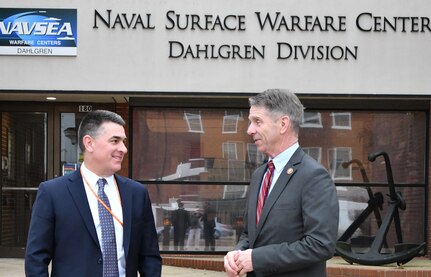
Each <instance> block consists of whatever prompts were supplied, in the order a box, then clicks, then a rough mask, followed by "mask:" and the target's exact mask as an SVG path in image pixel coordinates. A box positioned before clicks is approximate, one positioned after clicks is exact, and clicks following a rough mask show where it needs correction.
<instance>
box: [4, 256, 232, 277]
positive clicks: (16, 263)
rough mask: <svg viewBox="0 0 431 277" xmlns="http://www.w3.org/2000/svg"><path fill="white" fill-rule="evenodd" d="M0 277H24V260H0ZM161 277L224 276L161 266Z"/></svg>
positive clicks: (215, 272)
mask: <svg viewBox="0 0 431 277" xmlns="http://www.w3.org/2000/svg"><path fill="white" fill-rule="evenodd" d="M0 276H1V277H24V260H23V259H0ZM162 276H163V277H171V276H172V277H173V276H175V277H198V276H206V277H221V276H224V277H225V276H226V273H224V272H217V271H210V270H200V269H192V268H185V267H175V266H165V265H164V266H163V267H162Z"/></svg>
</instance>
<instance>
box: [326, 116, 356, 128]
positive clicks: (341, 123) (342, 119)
mask: <svg viewBox="0 0 431 277" xmlns="http://www.w3.org/2000/svg"><path fill="white" fill-rule="evenodd" d="M350 115H351V114H350V113H332V114H331V116H332V128H334V129H351V128H352V125H351V121H350Z"/></svg>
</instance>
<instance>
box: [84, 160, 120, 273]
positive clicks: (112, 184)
mask: <svg viewBox="0 0 431 277" xmlns="http://www.w3.org/2000/svg"><path fill="white" fill-rule="evenodd" d="M81 173H82V175H83V180H82V181H83V182H84V187H85V193H86V194H87V200H88V204H89V205H90V210H91V215H92V216H93V221H94V226H96V232H97V237H98V238H99V243H100V245H102V226H101V225H100V219H99V209H98V200H97V197H96V196H95V195H94V193H96V195H97V190H98V188H99V186H98V185H97V180H99V179H100V178H102V177H99V176H97V175H96V174H94V173H93V172H91V171H90V170H89V169H88V168H86V167H85V164H84V163H83V164H82V166H81ZM84 178H85V179H84ZM103 178H105V179H106V181H107V182H108V183H107V184H106V185H105V189H104V191H105V194H106V195H107V196H108V199H109V204H110V206H111V210H112V212H113V213H114V215H115V216H116V217H117V218H118V219H119V220H120V221H121V222H123V208H122V207H121V199H120V194H119V191H118V188H117V186H116V181H115V178H114V176H113V175H112V176H109V177H103ZM86 180H87V182H88V184H87V183H86ZM89 186H91V189H93V191H92V190H91V189H90V187H89ZM93 192H94V193H93ZM114 227H115V241H116V243H117V259H118V270H119V273H120V275H119V276H120V277H125V276H126V259H125V256H124V246H123V226H122V225H121V224H120V223H119V222H118V221H117V220H116V219H115V218H114Z"/></svg>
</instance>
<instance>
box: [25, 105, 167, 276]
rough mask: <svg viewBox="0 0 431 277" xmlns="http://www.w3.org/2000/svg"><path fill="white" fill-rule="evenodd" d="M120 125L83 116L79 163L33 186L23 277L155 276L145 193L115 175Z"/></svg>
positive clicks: (122, 138)
mask: <svg viewBox="0 0 431 277" xmlns="http://www.w3.org/2000/svg"><path fill="white" fill-rule="evenodd" d="M124 125H125V122H124V120H123V119H122V118H121V116H119V115H118V114H116V113H113V112H110V111H103V110H98V111H93V112H90V113H88V114H87V115H86V116H85V117H84V118H83V120H82V122H81V124H80V127H79V130H78V138H79V147H80V148H81V151H82V152H83V153H84V162H83V164H82V166H81V167H80V169H79V170H78V171H76V172H74V173H72V174H69V175H66V176H63V177H59V178H56V179H53V180H49V181H46V182H43V183H42V184H41V185H40V187H39V191H38V193H37V197H36V201H35V203H34V206H33V210H32V217H31V222H30V230H29V235H28V240H27V248H26V256H25V273H26V276H27V277H31V276H34V277H36V276H38V277H39V276H45V277H48V276H62V277H68V276H70V277H72V276H73V277H76V276H89V277H90V276H91V277H102V276H103V277H125V276H127V277H134V276H137V275H138V272H139V273H140V276H156V277H157V276H160V275H161V257H160V254H159V247H158V241H157V235H156V229H155V225H154V219H153V213H152V209H151V201H150V198H149V195H148V191H147V190H146V188H145V187H144V186H143V185H141V184H140V183H137V182H135V181H133V180H131V179H128V178H124V177H121V176H119V175H117V174H115V173H116V172H118V171H119V170H120V169H121V163H122V161H123V158H124V156H125V155H126V153H127V147H126V145H125V142H126V139H127V137H126V134H125V131H124V127H123V126H124ZM50 263H51V265H52V266H51V267H52V269H51V274H49V272H48V271H49V270H48V265H49V264H50Z"/></svg>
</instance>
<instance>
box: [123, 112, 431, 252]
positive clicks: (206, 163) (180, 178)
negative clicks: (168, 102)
mask: <svg viewBox="0 0 431 277" xmlns="http://www.w3.org/2000/svg"><path fill="white" fill-rule="evenodd" d="M247 117H248V108H247V107H245V108H243V109H233V108H232V109H220V108H201V109H197V108H196V107H193V108H190V109H188V108H162V109H161V108H152V107H133V110H132V124H133V125H132V126H133V127H132V130H133V132H132V140H131V143H132V144H131V151H130V153H129V155H131V165H132V169H131V176H132V178H134V179H135V180H137V181H139V182H141V183H142V184H145V185H147V186H148V188H149V191H150V196H151V200H152V203H153V211H154V214H155V220H156V226H157V231H158V235H159V242H160V248H161V249H162V250H165V251H228V250H231V249H233V248H234V246H235V243H236V241H237V240H238V236H239V234H240V233H241V231H242V226H243V225H242V216H243V214H244V208H245V201H246V198H247V193H248V186H249V180H250V176H251V174H252V173H253V171H254V170H255V169H256V168H257V167H259V166H260V165H262V164H263V163H264V161H265V160H266V157H265V155H263V154H262V153H260V152H259V151H257V147H256V145H255V144H254V143H253V141H252V140H251V138H250V137H249V136H248V135H247V133H246V131H247V128H248V120H244V119H246V118H247ZM234 118H235V120H234ZM306 118H307V119H306V120H304V124H302V127H301V130H300V134H299V144H300V145H301V147H302V149H303V150H304V151H305V152H306V153H308V154H309V155H310V156H312V157H313V158H314V159H316V160H317V161H318V162H320V163H322V164H323V166H324V167H325V168H327V169H328V172H330V174H331V176H332V178H333V179H334V182H335V184H336V186H337V191H338V195H339V200H340V228H339V234H342V233H343V231H344V230H345V229H346V228H347V227H348V225H349V224H351V223H352V222H353V221H354V220H355V218H357V216H358V215H359V214H360V213H361V212H362V211H363V209H364V208H365V207H366V205H367V203H368V199H369V194H368V191H369V189H368V188H370V189H371V190H372V192H373V193H376V192H379V191H380V192H382V193H383V196H384V198H385V203H387V201H388V199H387V197H386V194H387V187H388V175H387V174H388V173H387V171H386V167H385V162H384V159H383V158H382V157H380V156H378V157H377V158H376V160H375V161H370V160H368V156H369V155H370V154H372V153H379V152H382V151H383V152H385V153H387V155H388V156H389V158H390V162H391V166H392V167H391V168H392V169H393V177H394V180H395V183H396V184H397V185H398V186H402V187H399V190H401V191H402V192H403V195H404V196H405V197H406V202H407V205H408V207H409V208H408V209H407V210H406V211H403V212H402V213H401V218H402V219H401V220H402V222H404V223H405V224H403V232H404V233H405V237H406V238H411V239H412V240H414V241H416V240H421V239H423V236H424V234H423V231H422V230H421V232H414V230H410V229H409V228H408V226H409V224H410V223H411V224H415V225H411V226H415V230H417V229H421V228H422V229H423V226H424V220H423V210H425V198H424V194H425V193H424V190H425V172H426V171H425V161H426V155H425V153H426V140H427V137H426V134H427V132H426V130H427V127H426V118H427V116H426V112H422V111H393V112H389V111H375V110H372V111H370V110H362V111H358V110H354V111H331V110H327V109H325V110H315V111H313V110H309V111H308V112H307V116H306ZM237 119H238V120H237ZM313 126H314V127H318V128H310V127H313ZM334 126H338V127H340V126H341V127H343V128H334ZM347 126H350V127H349V128H346V127H347ZM234 130H235V131H234ZM368 186H370V187H368ZM397 190H398V187H397ZM179 203H182V205H183V206H184V209H185V210H186V211H187V212H188V214H189V216H190V218H192V216H197V217H198V218H199V219H198V222H199V223H198V228H199V232H200V233H199V234H197V233H198V231H197V230H193V231H192V232H191V233H189V232H190V231H189V230H191V229H187V230H188V231H187V233H186V234H185V241H184V246H183V247H182V246H181V245H174V240H173V228H174V224H173V214H175V213H174V211H175V210H177V209H178V208H179ZM386 206H387V205H386ZM382 215H384V211H383V212H382ZM208 220H209V221H211V222H212V223H213V226H214V228H213V230H212V231H213V232H212V233H213V236H212V237H208V235H207V234H208V233H206V231H207V229H206V227H205V226H208ZM367 222H368V223H367V224H368V225H367V226H362V227H361V230H360V231H358V232H362V234H374V233H375V230H376V227H375V219H373V218H371V219H369V220H368V221H367ZM364 224H365V223H364ZM343 226H344V227H343ZM346 226H347V227H346ZM390 236H392V235H390ZM196 237H197V238H196ZM189 238H190V239H189ZM406 241H409V240H407V239H406Z"/></svg>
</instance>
